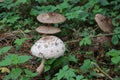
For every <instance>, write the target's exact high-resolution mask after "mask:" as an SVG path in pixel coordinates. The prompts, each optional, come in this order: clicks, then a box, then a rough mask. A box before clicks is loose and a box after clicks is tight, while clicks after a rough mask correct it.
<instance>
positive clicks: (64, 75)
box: [55, 65, 75, 80]
mask: <svg viewBox="0 0 120 80" xmlns="http://www.w3.org/2000/svg"><path fill="white" fill-rule="evenodd" d="M55 76H56V77H57V80H61V79H67V80H70V79H72V80H74V79H73V77H75V73H74V70H73V69H72V68H69V67H68V65H66V66H64V67H63V68H62V69H60V71H59V72H58V73H57V74H55Z"/></svg>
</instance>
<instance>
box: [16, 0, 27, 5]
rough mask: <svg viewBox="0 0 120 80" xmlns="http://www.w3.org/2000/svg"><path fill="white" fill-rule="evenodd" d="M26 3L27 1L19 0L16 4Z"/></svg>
mask: <svg viewBox="0 0 120 80" xmlns="http://www.w3.org/2000/svg"><path fill="white" fill-rule="evenodd" d="M26 2H27V0H17V1H16V4H18V5H19V4H21V3H23V4H24V3H26Z"/></svg>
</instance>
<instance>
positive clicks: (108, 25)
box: [95, 14, 114, 33]
mask: <svg viewBox="0 0 120 80" xmlns="http://www.w3.org/2000/svg"><path fill="white" fill-rule="evenodd" d="M95 21H96V22H97V24H98V25H99V27H100V29H101V30H102V31H104V32H106V33H112V32H113V30H114V27H113V25H112V21H111V19H109V18H108V17H106V16H103V15H102V14H96V15H95Z"/></svg>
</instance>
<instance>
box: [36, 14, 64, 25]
mask: <svg viewBox="0 0 120 80" xmlns="http://www.w3.org/2000/svg"><path fill="white" fill-rule="evenodd" d="M37 20H38V21H40V22H42V23H50V24H51V23H61V22H64V21H65V20H66V18H65V17H64V16H62V15H61V14H58V13H55V12H48V13H43V14H40V15H38V16H37Z"/></svg>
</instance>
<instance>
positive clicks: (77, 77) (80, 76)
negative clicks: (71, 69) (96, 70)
mask: <svg viewBox="0 0 120 80" xmlns="http://www.w3.org/2000/svg"><path fill="white" fill-rule="evenodd" d="M83 78H84V76H82V75H78V76H76V80H82V79H83Z"/></svg>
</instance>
